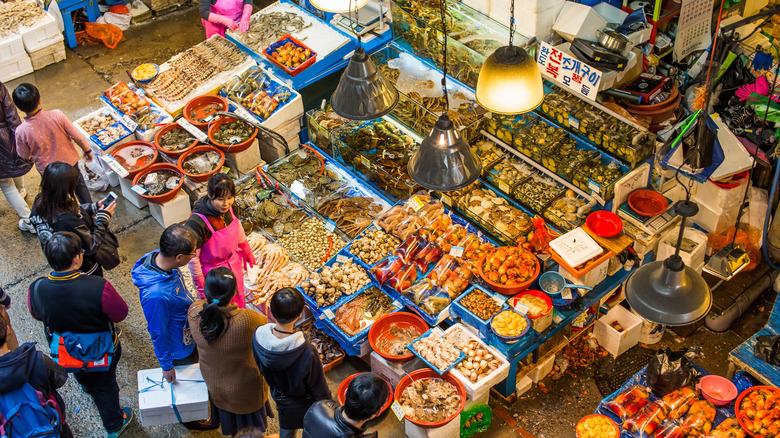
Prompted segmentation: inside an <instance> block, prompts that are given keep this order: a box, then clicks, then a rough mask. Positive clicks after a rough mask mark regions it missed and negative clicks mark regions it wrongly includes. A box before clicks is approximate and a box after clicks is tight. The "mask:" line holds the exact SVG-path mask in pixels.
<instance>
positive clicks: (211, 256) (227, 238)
mask: <svg viewBox="0 0 780 438" xmlns="http://www.w3.org/2000/svg"><path fill="white" fill-rule="evenodd" d="M220 1H221V0H220ZM235 196H236V185H235V184H233V180H232V179H230V177H229V176H227V175H226V174H224V173H221V172H220V173H217V174H214V175H212V176H211V178H209V182H208V188H207V192H206V196H204V197H202V198H200V199H198V200H197V201H195V205H194V206H193V209H192V214H191V215H190V218H189V219H188V220H187V223H186V225H187V226H188V227H190V228H192V230H193V231H195V234H197V235H198V237H199V239H198V240H199V241H198V245H197V249H196V251H195V256H194V257H193V258H192V260H191V261H190V263H189V267H190V272H192V280H193V282H194V283H195V286H196V287H197V288H198V294H199V295H200V297H201V299H202V298H204V295H203V286H204V284H205V278H206V274H207V273H208V272H209V271H210V270H212V269H214V268H217V267H220V266H225V267H227V268H230V270H231V271H233V273H234V274H235V275H236V278H239V279H241V280H240V281H238V290H237V291H236V295H235V296H234V297H233V300H232V301H231V302H233V303H236V304H237V305H238V307H246V304H245V301H244V282H243V278H244V267H245V266H246V265H247V264H249V266H254V265H255V256H254V254H252V250H251V249H250V247H249V243H247V241H246V234H244V228H243V227H242V226H241V221H240V220H238V218H236V215H235V214H234V213H233V210H234V209H233V203H234V201H235Z"/></svg>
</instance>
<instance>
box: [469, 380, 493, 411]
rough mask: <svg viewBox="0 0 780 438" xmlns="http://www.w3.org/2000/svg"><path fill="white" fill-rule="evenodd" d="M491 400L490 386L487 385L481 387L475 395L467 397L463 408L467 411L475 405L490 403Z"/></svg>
mask: <svg viewBox="0 0 780 438" xmlns="http://www.w3.org/2000/svg"><path fill="white" fill-rule="evenodd" d="M489 400H490V386H487V387H485V388H483V389H481V390H480V391H479V392H478V393H475V394H474V395H473V396H468V397H467V398H466V405H465V406H463V410H464V411H466V410H468V409H470V408H471V407H472V406H474V405H486V404H488V401H489Z"/></svg>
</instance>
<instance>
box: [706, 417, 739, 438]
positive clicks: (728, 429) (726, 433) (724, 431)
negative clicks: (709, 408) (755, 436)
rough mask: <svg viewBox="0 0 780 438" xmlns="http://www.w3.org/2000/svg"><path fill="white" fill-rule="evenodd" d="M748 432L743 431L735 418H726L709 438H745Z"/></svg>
mask: <svg viewBox="0 0 780 438" xmlns="http://www.w3.org/2000/svg"><path fill="white" fill-rule="evenodd" d="M746 436H747V432H745V430H744V429H742V426H740V425H739V422H738V421H737V419H736V418H734V417H729V418H726V419H725V420H723V421H721V423H720V424H719V425H718V427H716V428H715V429H714V430H713V431H712V432H710V434H709V435H707V437H708V438H745V437H746Z"/></svg>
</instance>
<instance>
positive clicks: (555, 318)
mask: <svg viewBox="0 0 780 438" xmlns="http://www.w3.org/2000/svg"><path fill="white" fill-rule="evenodd" d="M561 321H563V315H562V314H561V312H559V311H558V309H553V322H554V323H556V324H560V323H561Z"/></svg>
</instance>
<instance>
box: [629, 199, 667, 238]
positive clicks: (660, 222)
mask: <svg viewBox="0 0 780 438" xmlns="http://www.w3.org/2000/svg"><path fill="white" fill-rule="evenodd" d="M666 199H667V201H669V206H668V207H667V208H666V211H664V212H663V213H661V214H659V215H656V216H652V217H647V216H642V215H641V214H639V213H637V212H636V211H634V209H632V208H631V207H629V205H628V202H624V203H622V204H620V207H618V211H617V214H618V216H620V218H621V219H623V220H627V221H629V222H630V223H631V224H633V225H634V226H636V227H638V228H639V229H640V230H642V231H644V232H646V233H648V234H650V235H659V234H661V233H662V232H664V231H665V230H666V229H667V228H669V227H670V226H672V225H673V224H674V223H675V222H676V220H677V218H678V217H679V216H678V215H677V213H676V212H674V203H673V202H672V200H671V199H669V198H666Z"/></svg>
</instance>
